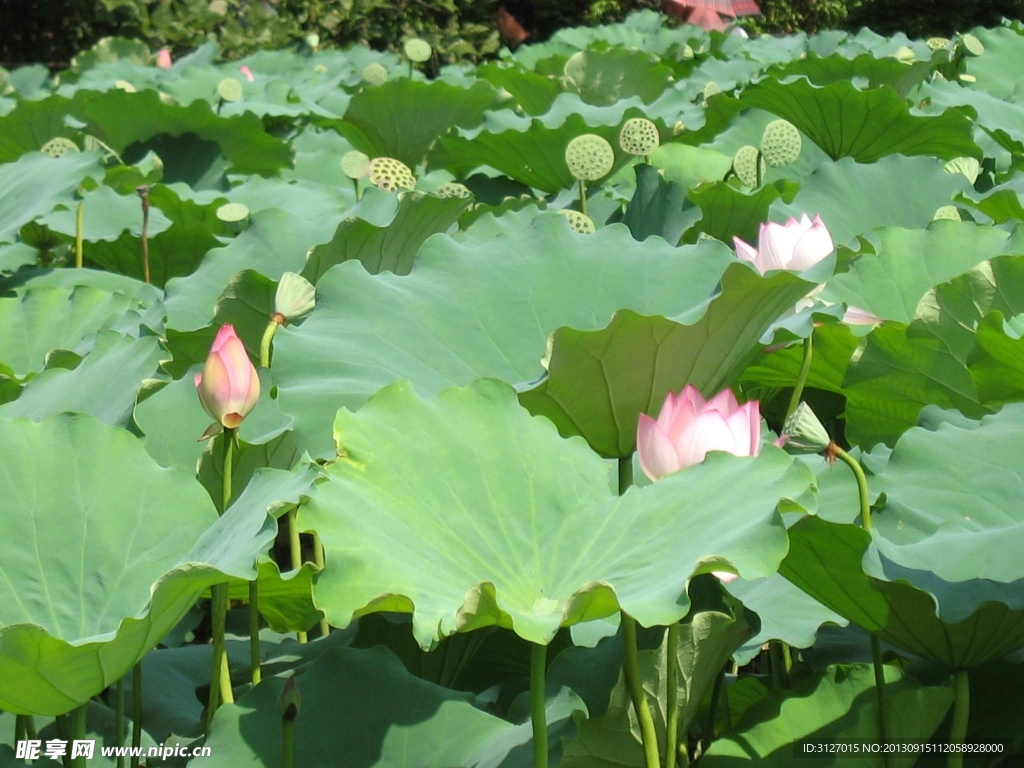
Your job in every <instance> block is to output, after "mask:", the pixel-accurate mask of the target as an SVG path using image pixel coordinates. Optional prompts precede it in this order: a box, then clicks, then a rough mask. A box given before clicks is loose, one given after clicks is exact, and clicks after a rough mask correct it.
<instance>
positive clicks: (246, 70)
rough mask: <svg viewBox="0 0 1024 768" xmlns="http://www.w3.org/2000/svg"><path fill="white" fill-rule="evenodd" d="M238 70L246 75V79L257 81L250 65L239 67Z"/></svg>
mask: <svg viewBox="0 0 1024 768" xmlns="http://www.w3.org/2000/svg"><path fill="white" fill-rule="evenodd" d="M238 71H239V72H241V73H242V74H243V75H245V79H246V80H248V81H249V82H250V83H252V82H255V81H256V78H255V77H253V74H252V70H251V69H249V68H248V67H239V68H238Z"/></svg>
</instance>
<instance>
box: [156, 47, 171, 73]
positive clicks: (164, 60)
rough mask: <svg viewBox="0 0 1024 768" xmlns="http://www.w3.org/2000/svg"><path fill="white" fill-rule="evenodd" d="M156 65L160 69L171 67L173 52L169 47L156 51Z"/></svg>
mask: <svg viewBox="0 0 1024 768" xmlns="http://www.w3.org/2000/svg"><path fill="white" fill-rule="evenodd" d="M156 65H157V66H158V67H160V69H170V68H171V52H170V51H169V50H168V49H167V48H161V49H160V50H159V51H157V52H156Z"/></svg>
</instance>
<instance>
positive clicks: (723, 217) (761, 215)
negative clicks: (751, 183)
mask: <svg viewBox="0 0 1024 768" xmlns="http://www.w3.org/2000/svg"><path fill="white" fill-rule="evenodd" d="M798 189H799V187H797V185H796V184H794V183H793V182H787V181H783V180H780V181H777V182H775V183H774V184H766V185H764V186H763V187H761V188H760V189H757V190H754V191H752V192H750V193H747V192H743V191H741V190H739V189H736V188H735V187H733V186H730V185H729V184H727V183H725V182H723V181H716V182H714V183H712V184H701V185H700V186H699V187H697V188H695V189H691V190H690V194H689V198H690V200H692V201H693V202H694V203H695V204H696V205H697V206H698V207H699V208H700V209H701V212H702V213H703V215H702V216H701V218H700V219H699V220H698V221H697V223H696V225H695V226H694V227H693V228H692V229H690V230H689V232H688V233H687V235H686V240H687V242H689V241H690V240H691V239H692V240H693V241H696V239H697V237H698V236H699V234H700V233H701V232H703V233H705V234H707V235H710V236H711V237H713V238H715V239H716V240H721V241H722V242H723V243H732V238H734V237H738V238H740V239H741V240H745V241H746V242H748V243H756V242H757V238H758V233H759V231H760V227H761V224H762V223H763V222H765V221H767V220H768V211H769V209H770V208H771V205H772V203H774V202H775V201H776V200H778V199H780V198H781V199H782V200H783V202H791V201H792V200H793V197H794V196H795V195H796V194H797V190H798Z"/></svg>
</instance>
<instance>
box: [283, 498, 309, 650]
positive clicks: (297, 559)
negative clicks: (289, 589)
mask: <svg viewBox="0 0 1024 768" xmlns="http://www.w3.org/2000/svg"><path fill="white" fill-rule="evenodd" d="M296 511H297V507H292V508H291V509H289V510H288V552H289V554H290V556H291V569H292V570H293V571H297V570H298V569H299V568H301V567H302V541H301V540H300V539H299V524H298V522H297V520H296V518H297V515H296ZM295 637H296V639H297V640H298V641H299V642H300V643H305V642H306V641H307V640H308V639H309V636H308V635H307V634H306V633H305V632H303V631H301V630H300V631H298V632H296V633H295Z"/></svg>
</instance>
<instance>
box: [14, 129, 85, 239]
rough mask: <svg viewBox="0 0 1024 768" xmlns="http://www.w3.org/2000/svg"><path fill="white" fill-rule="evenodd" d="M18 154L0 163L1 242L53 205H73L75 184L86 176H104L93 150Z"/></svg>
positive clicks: (47, 211) (46, 211)
mask: <svg viewBox="0 0 1024 768" xmlns="http://www.w3.org/2000/svg"><path fill="white" fill-rule="evenodd" d="M2 119H3V118H0V120H2ZM30 149H39V147H38V146H35V147H31V148H30ZM20 154H21V153H20V152H19V153H18V155H20ZM18 155H15V156H14V157H11V158H8V160H7V162H6V163H5V164H4V165H0V243H4V242H6V243H10V242H14V241H15V239H16V237H17V234H18V230H20V229H21V228H22V226H23V225H24V224H27V223H28V222H30V221H34V220H35V219H37V218H39V217H40V216H41V215H44V214H47V213H49V212H50V211H52V210H53V208H54V207H55V206H56V205H58V204H63V205H65V206H72V205H74V202H73V201H74V194H75V190H76V189H78V185H79V184H81V183H82V181H83V180H84V179H85V178H86V177H90V176H91V177H93V178H97V179H98V178H102V176H103V168H102V166H101V165H100V164H99V159H100V158H99V154H98V153H96V152H73V153H72V152H69V153H68V154H66V155H64V156H63V157H58V158H52V157H49V156H48V155H44V154H40V153H37V152H29V153H28V154H26V155H24V156H23V157H18ZM15 159H16V160H17V162H10V161H11V160H15Z"/></svg>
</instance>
